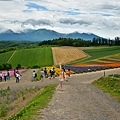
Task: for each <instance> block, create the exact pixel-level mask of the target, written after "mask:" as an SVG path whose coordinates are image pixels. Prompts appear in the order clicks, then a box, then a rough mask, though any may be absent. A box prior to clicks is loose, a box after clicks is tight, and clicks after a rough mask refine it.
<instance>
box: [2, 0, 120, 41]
mask: <svg viewBox="0 0 120 120" xmlns="http://www.w3.org/2000/svg"><path fill="white" fill-rule="evenodd" d="M119 25H120V0H84V1H83V0H59V1H57V0H0V32H3V31H6V30H7V29H11V30H13V31H14V32H20V31H24V30H26V29H41V28H46V29H50V30H55V31H57V32H60V33H71V32H75V31H78V32H80V33H83V32H86V33H94V34H96V35H99V36H101V37H105V38H111V39H112V38H114V37H116V36H119V37H120V27H119Z"/></svg>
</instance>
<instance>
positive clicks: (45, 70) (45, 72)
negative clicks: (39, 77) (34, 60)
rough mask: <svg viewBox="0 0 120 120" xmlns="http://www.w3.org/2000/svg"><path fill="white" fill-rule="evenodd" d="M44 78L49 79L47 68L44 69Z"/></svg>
mask: <svg viewBox="0 0 120 120" xmlns="http://www.w3.org/2000/svg"><path fill="white" fill-rule="evenodd" d="M44 77H45V78H47V77H48V75H47V69H46V68H44Z"/></svg>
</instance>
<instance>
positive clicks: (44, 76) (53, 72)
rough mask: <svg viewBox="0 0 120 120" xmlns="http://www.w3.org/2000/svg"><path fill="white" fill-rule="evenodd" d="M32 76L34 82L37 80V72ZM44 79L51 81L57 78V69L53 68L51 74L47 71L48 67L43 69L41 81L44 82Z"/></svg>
mask: <svg viewBox="0 0 120 120" xmlns="http://www.w3.org/2000/svg"><path fill="white" fill-rule="evenodd" d="M32 75H33V80H36V78H37V73H36V71H35V70H34V71H33V73H32ZM44 78H49V79H52V78H55V68H54V67H53V68H51V69H50V71H49V72H48V71H47V68H46V67H45V68H44V69H41V70H40V79H42V80H43V79H44Z"/></svg>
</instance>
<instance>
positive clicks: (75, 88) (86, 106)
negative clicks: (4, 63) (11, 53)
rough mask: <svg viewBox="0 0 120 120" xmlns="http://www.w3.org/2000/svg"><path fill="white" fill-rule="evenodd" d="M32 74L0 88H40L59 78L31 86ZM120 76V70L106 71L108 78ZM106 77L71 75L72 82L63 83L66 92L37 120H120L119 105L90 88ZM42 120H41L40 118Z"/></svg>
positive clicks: (54, 98)
mask: <svg viewBox="0 0 120 120" xmlns="http://www.w3.org/2000/svg"><path fill="white" fill-rule="evenodd" d="M32 71H33V70H27V71H26V72H25V73H22V79H21V81H20V83H15V78H14V77H13V78H11V80H10V81H7V82H1V83H0V88H2V89H3V88H7V86H10V88H13V89H18V88H20V87H27V88H28V87H34V86H40V87H41V88H42V87H44V86H46V85H49V84H53V83H57V84H58V78H55V79H52V80H50V79H45V80H44V81H43V82H41V81H38V82H31V79H32ZM117 73H118V74H120V68H117V69H112V70H105V75H106V76H107V75H109V74H117ZM101 76H104V71H98V72H90V73H83V74H75V75H72V76H71V78H70V79H69V82H68V83H67V82H64V83H63V90H62V91H61V90H58V91H55V94H54V96H53V99H52V100H51V102H50V103H49V105H48V107H47V108H45V109H43V110H39V111H38V116H37V117H36V118H35V119H36V120H120V103H118V102H117V101H116V100H114V99H113V98H112V97H110V95H109V94H107V93H103V92H102V91H101V90H99V89H98V88H96V87H95V86H93V85H91V82H93V81H94V80H97V79H98V78H100V77H101ZM41 117H42V118H41Z"/></svg>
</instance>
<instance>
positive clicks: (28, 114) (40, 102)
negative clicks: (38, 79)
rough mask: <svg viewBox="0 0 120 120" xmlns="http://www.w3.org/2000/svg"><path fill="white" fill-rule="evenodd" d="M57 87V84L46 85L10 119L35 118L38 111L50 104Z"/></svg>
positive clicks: (25, 119)
mask: <svg viewBox="0 0 120 120" xmlns="http://www.w3.org/2000/svg"><path fill="white" fill-rule="evenodd" d="M55 87H56V85H50V86H47V87H45V88H44V90H43V92H42V93H39V94H38V95H37V96H36V97H34V98H33V99H32V100H31V101H30V102H29V103H28V104H27V105H26V106H25V107H24V108H23V109H22V110H21V111H19V112H18V113H17V114H16V115H14V116H12V117H11V118H9V119H8V120H31V119H32V120H34V117H35V115H37V111H38V110H39V109H41V108H44V107H46V106H47V105H48V103H49V101H50V100H51V98H52V96H53V93H54V90H55ZM33 116H34V117H33Z"/></svg>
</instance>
